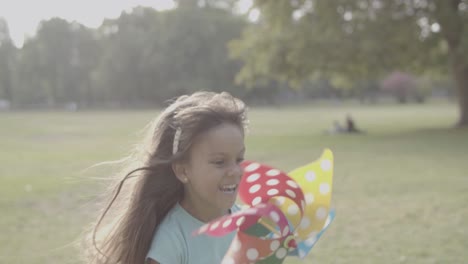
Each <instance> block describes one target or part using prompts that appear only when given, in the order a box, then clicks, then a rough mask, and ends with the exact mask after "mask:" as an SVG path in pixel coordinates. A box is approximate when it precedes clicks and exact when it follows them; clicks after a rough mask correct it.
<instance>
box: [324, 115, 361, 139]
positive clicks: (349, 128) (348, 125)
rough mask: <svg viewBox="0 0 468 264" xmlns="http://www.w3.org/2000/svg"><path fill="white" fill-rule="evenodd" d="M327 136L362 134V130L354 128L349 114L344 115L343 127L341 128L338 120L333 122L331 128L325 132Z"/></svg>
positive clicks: (354, 125)
mask: <svg viewBox="0 0 468 264" xmlns="http://www.w3.org/2000/svg"><path fill="white" fill-rule="evenodd" d="M326 133H327V134H331V135H334V134H348V133H363V131H362V130H360V129H358V128H357V127H356V124H355V123H354V120H353V118H352V117H351V115H350V114H348V115H346V120H345V125H344V126H342V125H341V124H340V122H338V120H335V121H333V125H332V127H331V128H330V129H329V130H328V131H326Z"/></svg>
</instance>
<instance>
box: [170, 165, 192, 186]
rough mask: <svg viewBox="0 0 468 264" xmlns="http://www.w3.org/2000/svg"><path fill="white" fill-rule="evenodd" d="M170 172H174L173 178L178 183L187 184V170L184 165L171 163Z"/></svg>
mask: <svg viewBox="0 0 468 264" xmlns="http://www.w3.org/2000/svg"><path fill="white" fill-rule="evenodd" d="M172 170H173V171H174V174H175V176H176V177H177V179H179V181H181V182H182V183H187V182H188V178H187V169H186V167H185V164H184V163H182V162H173V163H172Z"/></svg>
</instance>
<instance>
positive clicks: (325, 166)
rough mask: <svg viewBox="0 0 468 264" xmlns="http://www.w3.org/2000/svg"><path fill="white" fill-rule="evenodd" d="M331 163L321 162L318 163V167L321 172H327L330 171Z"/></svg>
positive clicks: (328, 161) (327, 161)
mask: <svg viewBox="0 0 468 264" xmlns="http://www.w3.org/2000/svg"><path fill="white" fill-rule="evenodd" d="M331 166H332V165H331V161H330V160H322V161H321V162H320V167H321V168H322V170H323V171H329V170H330V169H331Z"/></svg>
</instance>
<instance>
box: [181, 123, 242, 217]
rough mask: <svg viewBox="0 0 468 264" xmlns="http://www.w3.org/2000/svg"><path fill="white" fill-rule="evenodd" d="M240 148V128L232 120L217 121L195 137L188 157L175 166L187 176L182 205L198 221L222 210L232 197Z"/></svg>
mask: <svg viewBox="0 0 468 264" xmlns="http://www.w3.org/2000/svg"><path fill="white" fill-rule="evenodd" d="M244 152H245V147H244V135H243V132H242V130H241V129H240V128H239V127H238V126H236V125H234V124H229V123H224V124H221V125H219V126H217V127H214V128H212V129H210V130H208V131H206V132H205V133H203V134H201V135H199V136H198V137H196V138H195V142H194V144H193V145H192V147H191V150H190V153H189V155H190V158H189V161H187V162H186V163H185V164H183V165H182V167H180V168H179V172H181V173H180V174H183V176H182V177H185V178H186V179H187V180H186V182H185V197H184V199H183V201H182V206H183V207H185V209H186V210H188V211H189V212H190V213H191V214H192V215H193V216H194V217H196V218H198V219H199V220H202V221H210V220H212V219H214V218H217V217H219V216H221V215H224V214H226V213H227V212H228V210H229V209H230V208H231V207H232V206H233V204H234V202H235V201H236V197H237V189H238V186H239V182H240V179H241V176H242V174H243V170H242V168H241V166H240V163H241V162H242V161H243V158H244ZM180 174H179V176H180Z"/></svg>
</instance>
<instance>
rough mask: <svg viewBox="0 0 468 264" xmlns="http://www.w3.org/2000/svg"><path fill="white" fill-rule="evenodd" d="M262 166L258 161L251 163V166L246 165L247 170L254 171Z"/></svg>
mask: <svg viewBox="0 0 468 264" xmlns="http://www.w3.org/2000/svg"><path fill="white" fill-rule="evenodd" d="M258 168H260V164H258V163H252V164H249V166H247V167H245V171H247V172H252V171H254V170H256V169H258Z"/></svg>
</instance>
